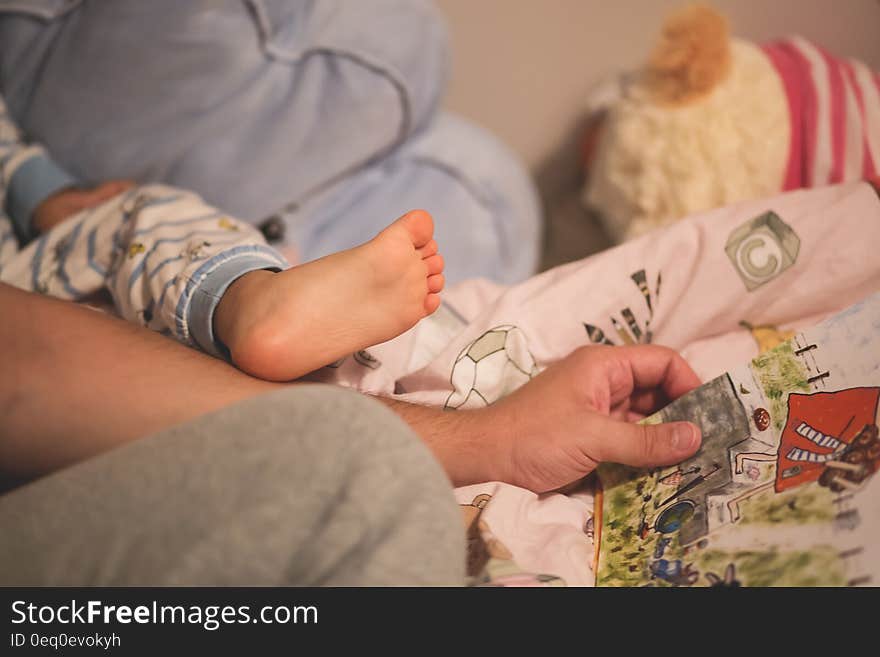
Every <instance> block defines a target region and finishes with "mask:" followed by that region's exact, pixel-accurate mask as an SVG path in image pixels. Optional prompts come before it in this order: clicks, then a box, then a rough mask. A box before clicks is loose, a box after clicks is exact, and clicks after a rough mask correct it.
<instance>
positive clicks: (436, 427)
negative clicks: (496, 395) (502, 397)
mask: <svg viewBox="0 0 880 657" xmlns="http://www.w3.org/2000/svg"><path fill="white" fill-rule="evenodd" d="M378 399H380V400H381V401H382V402H383V403H384V404H385V405H386V406H388V407H389V408H390V409H391V410H392V411H394V412H395V413H396V414H397V415H399V416H400V417H401V418H402V419H403V420H404V421H405V422H406V423H407V424H409V425H410V427H411V428H412V429H413V431H415V432H416V434H418V436H419V437H420V438H421V439H422V440H423V441H424V442H425V444H426V445H427V446H428V448H429V449H430V450H431V451H432V452H433V454H434V457H435V458H436V459H437V460H438V461H439V462H440V465H442V466H443V469H444V470H445V471H446V474H447V475H448V476H449V479H450V481H451V482H452V484H453V485H454V486H466V485H469V484H475V483H481V482H485V481H495V480H500V479H502V478H503V476H504V475H503V474H502V473H505V472H507V471H509V470H510V464H509V463H506V460H508V459H509V453H505V451H504V450H503V449H501V441H502V440H503V439H504V437H505V435H508V434H509V433H510V431H509V430H510V424H509V423H510V418H508V417H507V415H506V414H503V413H499V412H497V411H496V409H494V408H486V409H479V410H468V411H446V410H443V409H440V408H433V407H428V406H420V405H417V404H410V403H406V402H401V401H397V400H394V399H390V398H387V397H379V398H378Z"/></svg>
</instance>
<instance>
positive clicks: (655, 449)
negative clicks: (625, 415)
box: [586, 417, 701, 468]
mask: <svg viewBox="0 0 880 657" xmlns="http://www.w3.org/2000/svg"><path fill="white" fill-rule="evenodd" d="M596 429H597V431H595V432H594V433H593V436H592V437H591V438H590V439H591V440H592V441H595V443H596V444H594V445H589V446H586V447H587V451H588V452H589V453H590V455H591V456H592V457H593V458H594V459H596V460H598V461H599V462H600V463H601V462H606V461H610V462H612V463H622V464H623V465H631V466H634V467H639V468H651V467H654V466H658V465H672V464H673V463H678V462H680V461H683V460H684V459H686V458H688V457H690V456H693V454H694V453H695V452H696V451H697V448H699V446H700V442H701V435H700V429H699V428H698V427H697V425H695V424H692V423H690V422H667V423H665V424H632V423H629V422H621V421H619V420H613V419H611V418H608V417H601V422H599V423H597V426H596Z"/></svg>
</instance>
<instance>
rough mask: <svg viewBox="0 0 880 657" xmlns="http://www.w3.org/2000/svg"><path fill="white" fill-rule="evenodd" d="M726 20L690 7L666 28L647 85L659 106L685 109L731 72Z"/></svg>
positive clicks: (646, 75)
mask: <svg viewBox="0 0 880 657" xmlns="http://www.w3.org/2000/svg"><path fill="white" fill-rule="evenodd" d="M730 64H731V57H730V36H729V34H728V28H727V20H726V19H725V18H724V17H723V16H721V15H720V14H719V13H718V12H716V11H715V10H713V9H712V8H710V7H707V6H705V5H695V6H691V7H687V8H685V9H683V10H681V11H679V12H677V13H675V14H673V15H672V16H670V17H669V19H668V20H667V21H666V23H665V24H664V25H663V31H662V32H661V34H660V41H659V43H658V44H657V47H656V48H655V49H654V52H653V53H652V54H651V58H650V60H649V61H648V69H647V71H645V73H644V84H645V86H646V88H647V89H648V91H649V93H650V94H651V96H652V100H653V101H654V102H656V103H658V104H659V105H667V106H670V105H683V104H686V103H690V102H694V101H696V100H698V99H700V98H701V97H703V96H705V95H706V94H708V93H709V92H710V91H712V89H714V88H715V86H716V85H717V84H718V83H719V82H721V81H722V80H723V79H724V78H725V77H727V75H728V73H729V72H730Z"/></svg>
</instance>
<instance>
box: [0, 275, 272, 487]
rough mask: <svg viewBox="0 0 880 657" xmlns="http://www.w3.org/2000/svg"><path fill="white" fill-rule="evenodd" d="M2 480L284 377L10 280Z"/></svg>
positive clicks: (43, 469) (3, 329) (35, 472)
mask: <svg viewBox="0 0 880 657" xmlns="http://www.w3.org/2000/svg"><path fill="white" fill-rule="evenodd" d="M0 317H2V321H0V344H2V345H4V357H3V359H4V363H3V367H2V368H0V478H6V479H7V480H9V479H18V480H21V479H29V478H32V477H36V476H40V475H42V474H45V473H48V472H51V471H53V470H55V469H58V468H60V467H63V466H65V465H67V464H70V463H73V462H76V461H79V460H82V459H84V458H87V457H89V456H92V455H94V454H97V453H99V452H102V451H104V450H106V449H109V448H111V447H113V446H115V445H118V444H120V443H123V442H126V441H129V440H133V439H135V438H139V437H142V436H146V435H149V434H151V433H154V432H156V431H159V430H161V429H164V428H166V427H169V426H171V425H173V424H177V423H179V422H183V421H185V420H188V419H191V418H193V417H196V416H198V415H202V414H204V413H207V412H209V411H212V410H216V409H219V408H222V407H224V406H227V405H229V404H231V403H234V402H236V401H238V400H240V399H244V398H246V397H250V396H253V395H257V394H260V393H261V392H265V391H268V390H270V389H273V388H274V387H276V384H271V383H267V382H264V381H259V380H256V379H253V378H251V377H249V376H247V375H245V374H243V373H241V372H239V371H237V370H235V369H234V368H232V367H230V366H229V365H227V364H226V363H223V362H221V361H219V360H216V359H213V358H211V357H209V356H206V355H204V354H201V353H199V352H196V351H195V350H192V349H187V348H186V347H183V346H181V345H180V344H177V343H175V342H174V341H172V340H169V339H167V338H165V337H162V336H160V335H158V334H155V333H152V332H150V331H146V330H144V329H143V328H141V327H139V326H135V325H132V324H129V323H126V322H123V321H122V320H119V319H117V318H114V317H110V316H107V315H104V314H102V313H98V312H95V311H94V310H91V309H88V308H84V307H80V306H76V305H74V304H72V303H69V302H65V301H58V300H55V299H49V298H46V297H41V296H38V295H34V294H29V293H26V292H22V291H20V290H17V289H14V288H12V287H9V286H7V285H2V284H0Z"/></svg>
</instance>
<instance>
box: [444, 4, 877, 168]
mask: <svg viewBox="0 0 880 657" xmlns="http://www.w3.org/2000/svg"><path fill="white" fill-rule="evenodd" d="M436 1H437V4H438V5H439V6H440V8H441V10H442V11H443V12H444V13H445V14H446V16H447V18H448V21H449V24H450V28H451V30H450V31H451V35H452V47H453V74H452V80H451V87H450V91H449V95H448V98H447V106H448V107H450V108H452V109H454V110H456V111H458V112H460V113H462V114H464V115H465V116H468V117H470V118H473V119H475V120H476V121H478V122H479V123H481V124H483V125H485V126H487V127H489V128H491V129H492V130H493V131H494V132H495V133H496V134H498V135H499V136H500V137H502V138H503V139H504V140H505V141H506V142H507V143H508V144H510V145H511V146H512V147H513V148H514V149H515V150H516V151H518V152H519V153H520V154H521V155H522V156H523V157H524V158H525V159H526V161H527V162H528V163H529V164H530V165H531V166H532V168H533V169H535V170H540V169H541V168H543V167H545V166H546V163H547V161H548V160H549V159H552V158H554V157H557V156H556V155H555V154H556V153H558V152H559V151H560V150H570V142H571V141H572V140H573V136H574V135H575V134H577V130H576V126H577V124H578V119H579V118H580V117H581V116H582V113H583V112H582V110H583V103H584V98H585V97H586V95H587V93H588V91H589V90H590V88H591V87H592V85H593V84H595V83H596V82H597V81H598V80H599V79H601V78H602V77H603V76H604V75H606V74H609V73H613V72H615V71H619V70H623V69H626V68H630V67H633V66H635V65H637V64H639V63H640V62H641V61H642V59H643V58H644V57H645V56H646V54H647V52H648V51H649V50H650V47H651V45H652V43H653V40H654V38H655V35H656V33H657V31H658V29H659V26H660V24H661V22H662V20H663V17H664V16H665V15H666V14H667V13H668V12H669V11H670V10H671V9H673V8H675V7H678V6H680V5H682V4H683V3H682V2H679V1H676V0H617V1H614V0H436ZM713 4H714V5H715V6H717V7H718V8H719V9H721V10H722V11H723V12H724V13H725V14H726V15H727V16H728V17H729V18H730V20H731V24H732V28H733V32H734V33H735V34H738V35H740V36H743V37H746V38H751V39H756V40H764V39H770V38H774V37H778V36H784V35H786V34H791V33H800V34H803V35H804V36H807V37H809V38H812V39H814V40H816V41H817V42H819V43H820V44H822V45H825V46H826V47H827V48H829V49H831V50H832V51H833V52H836V53H839V54H846V55H854V56H858V57H861V58H862V59H864V60H865V61H866V62H868V63H869V64H871V65H873V66H874V67H875V68H877V69H880V1H878V0H716V1H715V2H714V3H713Z"/></svg>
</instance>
